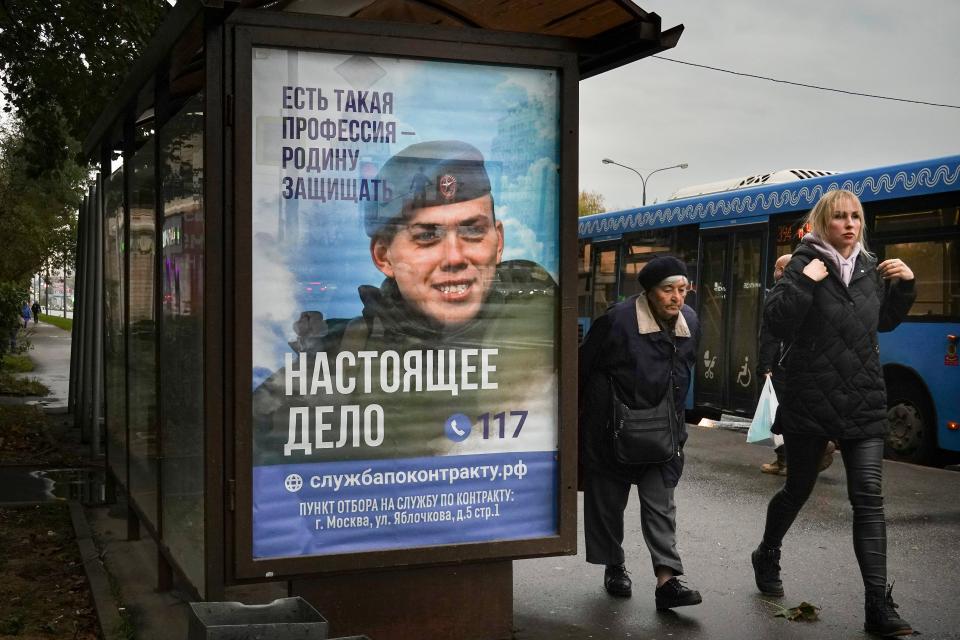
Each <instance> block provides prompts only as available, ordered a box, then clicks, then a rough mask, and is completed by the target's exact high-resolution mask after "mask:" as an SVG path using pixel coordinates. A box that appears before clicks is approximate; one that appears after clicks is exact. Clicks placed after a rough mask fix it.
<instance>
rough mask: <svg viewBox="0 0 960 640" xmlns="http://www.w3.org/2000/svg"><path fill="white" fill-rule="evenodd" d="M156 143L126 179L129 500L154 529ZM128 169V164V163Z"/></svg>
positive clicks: (148, 147)
mask: <svg viewBox="0 0 960 640" xmlns="http://www.w3.org/2000/svg"><path fill="white" fill-rule="evenodd" d="M153 156H154V141H153V140H152V139H151V140H150V141H149V142H147V143H146V144H144V145H143V146H142V147H141V148H140V150H139V151H137V153H136V154H135V155H134V157H133V163H132V167H133V173H132V175H131V177H130V180H131V184H130V309H129V313H130V344H129V347H130V352H129V354H128V355H129V365H128V367H127V370H128V372H129V373H128V375H129V384H130V389H129V401H130V411H129V413H130V429H129V433H130V495H131V496H132V497H133V499H134V500H135V501H136V503H137V506H139V507H140V510H141V511H142V512H143V514H144V516H145V517H146V518H147V519H148V520H149V521H150V522H151V523H153V524H154V525H156V524H157V387H156V347H157V342H156V341H157V333H156V330H157V329H156V318H155V315H154V304H153V298H154V288H153V283H154V277H153V275H154V257H155V255H156V253H155V251H154V237H155V235H156V225H155V223H156V216H155V209H156V190H155V188H154V179H155V177H154V170H153V169H154V158H153ZM127 166H128V167H129V166H130V164H129V163H128V165H127Z"/></svg>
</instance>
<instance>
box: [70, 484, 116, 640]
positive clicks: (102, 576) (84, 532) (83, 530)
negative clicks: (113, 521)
mask: <svg viewBox="0 0 960 640" xmlns="http://www.w3.org/2000/svg"><path fill="white" fill-rule="evenodd" d="M68 505H69V507H70V520H71V521H73V530H74V532H75V533H76V536H77V546H79V547H80V559H81V560H82V561H83V570H84V572H85V573H86V574H87V583H88V584H89V585H90V593H91V594H92V596H93V608H94V609H96V611H97V620H98V621H99V623H100V634H101V636H102V637H104V638H112V637H113V636H114V633H113V632H114V631H115V630H116V629H119V628H120V626H121V624H122V620H121V618H120V611H119V609H118V608H117V603H116V600H114V597H113V591H112V590H111V589H110V577H109V576H108V574H107V569H106V567H104V566H103V561H102V560H101V559H100V552H99V551H98V550H97V545H96V544H94V542H93V535H92V534H91V532H90V524H89V523H88V522H87V516H86V514H84V512H83V507H82V506H81V505H80V503H79V502H77V501H76V500H70V501H69V502H68Z"/></svg>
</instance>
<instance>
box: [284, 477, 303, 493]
mask: <svg viewBox="0 0 960 640" xmlns="http://www.w3.org/2000/svg"><path fill="white" fill-rule="evenodd" d="M283 486H285V487H286V488H287V491H289V492H290V493H296V492H297V491H300V489H302V488H303V478H301V477H300V476H299V475H298V474H296V473H291V474H290V475H288V476H287V478H286V480H284V481H283Z"/></svg>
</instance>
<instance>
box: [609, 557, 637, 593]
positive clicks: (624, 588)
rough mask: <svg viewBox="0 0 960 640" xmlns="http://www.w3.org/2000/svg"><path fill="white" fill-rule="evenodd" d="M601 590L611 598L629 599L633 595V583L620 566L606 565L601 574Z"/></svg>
mask: <svg viewBox="0 0 960 640" xmlns="http://www.w3.org/2000/svg"><path fill="white" fill-rule="evenodd" d="M603 588H604V589H606V590H607V593H609V594H610V595H612V596H617V597H618V598H629V597H630V596H631V595H632V594H633V582H632V581H631V580H630V576H628V575H627V569H626V567H624V566H623V565H622V564H608V565H607V570H606V571H604V572H603Z"/></svg>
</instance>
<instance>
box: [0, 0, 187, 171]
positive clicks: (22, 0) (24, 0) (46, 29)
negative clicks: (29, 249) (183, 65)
mask: <svg viewBox="0 0 960 640" xmlns="http://www.w3.org/2000/svg"><path fill="white" fill-rule="evenodd" d="M169 9H170V5H169V4H168V3H167V2H166V1H165V0H98V1H97V2H91V1H90V0H0V83H2V86H3V93H4V97H5V98H6V101H7V104H6V106H5V107H4V109H5V110H7V111H16V113H17V114H18V117H19V120H20V123H21V125H23V127H24V129H23V131H22V135H23V140H24V143H25V144H24V148H23V161H24V162H25V163H26V165H27V166H26V168H27V171H28V174H29V175H31V176H34V175H38V174H43V173H46V172H49V171H51V170H59V169H61V168H63V167H64V166H65V165H66V162H67V160H68V159H70V158H71V157H73V158H74V159H76V153H77V151H78V147H77V146H76V144H75V142H74V141H77V140H83V139H84V137H85V136H86V134H87V132H88V130H89V128H90V126H91V124H92V123H93V122H95V121H96V119H97V116H98V115H99V114H100V112H101V111H102V110H103V108H104V106H105V105H106V103H107V101H108V99H109V97H110V96H111V95H112V94H113V93H114V92H115V91H116V90H117V88H118V87H119V86H120V83H121V82H122V80H123V78H124V76H125V75H126V73H127V71H128V70H129V68H130V65H131V64H132V62H133V60H134V59H135V58H136V57H137V56H138V55H139V53H140V52H141V51H142V50H143V47H144V45H145V44H146V43H147V42H148V41H149V39H150V37H151V36H152V35H153V33H154V32H155V31H156V29H157V26H158V25H159V24H160V22H161V21H162V19H163V17H164V16H165V15H166V14H167V12H168V11H169ZM80 161H81V162H83V160H80Z"/></svg>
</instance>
